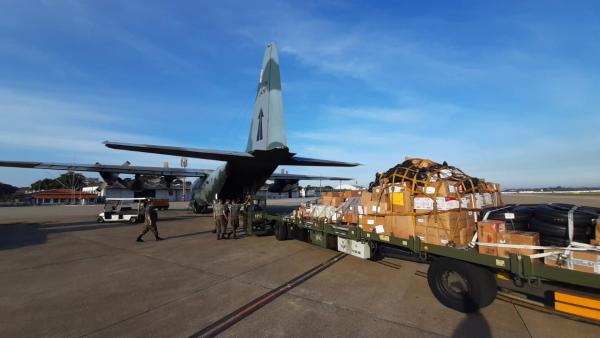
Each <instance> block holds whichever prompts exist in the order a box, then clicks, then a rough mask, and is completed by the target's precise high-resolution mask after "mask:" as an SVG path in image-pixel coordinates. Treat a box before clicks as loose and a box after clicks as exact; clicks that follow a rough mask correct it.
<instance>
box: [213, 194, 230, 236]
mask: <svg viewBox="0 0 600 338" xmlns="http://www.w3.org/2000/svg"><path fill="white" fill-rule="evenodd" d="M213 210H214V215H215V225H216V227H217V240H221V239H222V238H224V237H225V227H226V226H227V215H226V214H225V208H224V206H223V203H222V202H221V201H220V200H218V201H217V203H215V205H214V207H213Z"/></svg>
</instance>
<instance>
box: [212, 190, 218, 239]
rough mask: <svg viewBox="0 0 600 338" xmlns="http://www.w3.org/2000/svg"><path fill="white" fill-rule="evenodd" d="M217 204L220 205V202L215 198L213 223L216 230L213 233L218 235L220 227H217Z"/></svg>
mask: <svg viewBox="0 0 600 338" xmlns="http://www.w3.org/2000/svg"><path fill="white" fill-rule="evenodd" d="M217 203H219V200H218V199H216V198H215V199H214V200H213V203H212V210H213V221H214V223H215V228H214V229H213V231H212V233H213V234H216V233H217V228H218V226H217Z"/></svg>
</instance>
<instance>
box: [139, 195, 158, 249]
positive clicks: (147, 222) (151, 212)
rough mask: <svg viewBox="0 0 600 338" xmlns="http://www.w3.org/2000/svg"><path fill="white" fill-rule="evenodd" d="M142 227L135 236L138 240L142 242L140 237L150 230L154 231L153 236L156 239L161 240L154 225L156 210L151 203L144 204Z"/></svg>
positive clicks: (156, 217) (156, 216) (156, 215)
mask: <svg viewBox="0 0 600 338" xmlns="http://www.w3.org/2000/svg"><path fill="white" fill-rule="evenodd" d="M144 216H145V217H144V229H142V232H141V233H140V235H139V236H138V238H137V241H138V242H143V240H142V237H143V236H144V235H145V234H146V233H147V232H148V231H152V233H154V238H156V240H157V241H159V240H161V239H162V238H160V237H159V236H158V228H157V227H156V220H157V219H158V212H157V211H156V207H155V206H154V205H152V204H150V205H148V206H146V211H145V212H144Z"/></svg>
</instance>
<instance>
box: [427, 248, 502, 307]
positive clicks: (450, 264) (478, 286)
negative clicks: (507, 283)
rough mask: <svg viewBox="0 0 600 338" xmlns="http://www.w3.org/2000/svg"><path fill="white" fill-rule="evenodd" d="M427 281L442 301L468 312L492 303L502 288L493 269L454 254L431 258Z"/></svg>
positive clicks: (434, 293) (436, 296)
mask: <svg viewBox="0 0 600 338" xmlns="http://www.w3.org/2000/svg"><path fill="white" fill-rule="evenodd" d="M427 282H428V284H429V288H430V289H431V292H433V295H434V296H435V298H437V299H438V300H439V301H440V303H442V304H444V305H445V306H447V307H449V308H451V309H454V310H457V311H460V312H464V313H468V312H474V311H477V310H479V309H480V308H484V307H486V306H488V305H490V304H491V303H492V302H493V301H494V299H495V298H496V293H497V291H498V288H497V285H496V280H495V279H494V275H493V274H492V272H491V271H489V270H487V269H484V268H482V267H479V266H476V265H473V264H470V263H466V262H462V261H459V260H455V259H450V258H438V259H435V260H433V261H432V262H431V265H430V266H429V270H428V272H427Z"/></svg>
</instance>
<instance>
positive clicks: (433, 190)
mask: <svg viewBox="0 0 600 338" xmlns="http://www.w3.org/2000/svg"><path fill="white" fill-rule="evenodd" d="M459 189H460V182H455V181H449V180H438V181H435V182H430V183H428V184H427V185H425V186H423V187H421V192H422V193H424V194H426V195H432V196H436V197H437V196H441V197H458V193H459Z"/></svg>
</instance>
